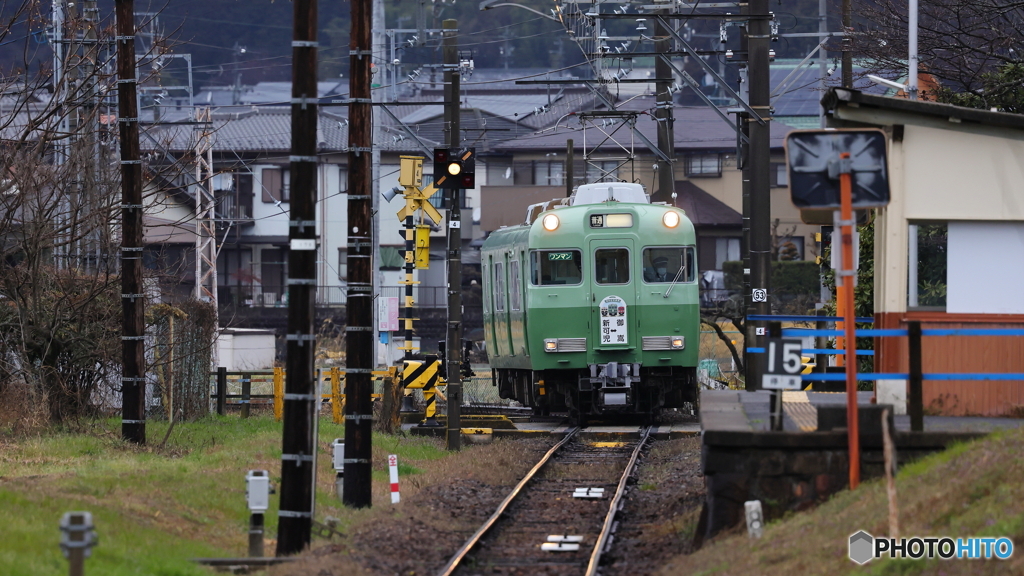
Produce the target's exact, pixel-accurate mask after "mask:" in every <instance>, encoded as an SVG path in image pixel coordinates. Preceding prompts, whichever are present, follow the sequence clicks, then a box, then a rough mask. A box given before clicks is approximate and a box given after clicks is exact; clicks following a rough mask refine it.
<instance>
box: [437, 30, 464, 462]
mask: <svg viewBox="0 0 1024 576" xmlns="http://www.w3.org/2000/svg"><path fill="white" fill-rule="evenodd" d="M442 28H443V29H444V31H443V32H442V40H441V41H442V43H443V49H444V86H445V90H446V91H447V95H446V96H447V97H446V99H445V107H444V116H445V118H444V119H445V126H446V127H447V129H448V148H449V149H451V150H458V149H459V147H460V145H461V144H462V126H461V123H460V121H461V117H460V114H461V112H460V110H461V109H462V98H461V97H460V96H459V92H460V90H461V88H460V82H461V79H462V74H461V73H460V72H459V44H458V42H459V41H458V37H457V34H458V29H459V23H458V21H457V20H445V21H444V23H443V25H442ZM434 177H435V178H436V177H437V175H436V174H435V175H434ZM448 200H449V202H448V335H447V340H448V342H447V345H448V355H447V359H448V430H447V440H448V442H447V445H448V449H449V450H460V449H461V448H462V414H461V408H462V372H461V371H460V370H461V368H462V210H461V207H462V190H459V189H452V190H450V191H449V194H448Z"/></svg>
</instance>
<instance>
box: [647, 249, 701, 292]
mask: <svg viewBox="0 0 1024 576" xmlns="http://www.w3.org/2000/svg"><path fill="white" fill-rule="evenodd" d="M693 260H694V254H693V246H672V247H668V246H659V247H657V248H644V262H643V264H644V266H643V268H644V282H648V283H652V284H657V283H661V282H672V281H678V282H693V281H694V279H695V277H696V270H697V267H696V266H694V262H693ZM676 275H678V276H679V279H678V280H676Z"/></svg>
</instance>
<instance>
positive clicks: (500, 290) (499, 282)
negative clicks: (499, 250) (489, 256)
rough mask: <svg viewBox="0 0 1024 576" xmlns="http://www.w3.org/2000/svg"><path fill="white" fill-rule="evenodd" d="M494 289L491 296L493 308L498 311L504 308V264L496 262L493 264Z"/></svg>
mask: <svg viewBox="0 0 1024 576" xmlns="http://www.w3.org/2000/svg"><path fill="white" fill-rule="evenodd" d="M492 285H493V286H494V291H493V292H492V293H491V297H492V298H494V309H495V310H496V311H498V312H502V311H504V310H505V265H504V264H502V263H500V262H496V263H495V264H494V283H493V284H492Z"/></svg>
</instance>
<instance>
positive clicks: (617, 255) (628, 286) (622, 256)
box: [590, 238, 639, 351]
mask: <svg viewBox="0 0 1024 576" xmlns="http://www.w3.org/2000/svg"><path fill="white" fill-rule="evenodd" d="M635 257H636V254H635V250H634V249H633V241H632V240H630V239H628V238H623V239H614V238H608V239H601V240H591V242H590V258H591V261H592V262H593V266H592V267H591V270H593V272H592V274H593V277H592V278H591V279H590V280H591V282H592V287H593V294H592V296H591V323H590V325H591V326H592V327H593V328H592V338H593V342H594V344H593V349H595V350H598V351H614V350H629V349H634V348H636V347H637V346H638V345H639V336H638V334H639V332H638V331H637V329H636V324H637V320H638V314H637V310H636V306H635V305H636V286H637V278H634V277H633V276H635V273H634V269H635V266H634V265H633V259H634V258H635Z"/></svg>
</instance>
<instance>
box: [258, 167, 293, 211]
mask: <svg viewBox="0 0 1024 576" xmlns="http://www.w3.org/2000/svg"><path fill="white" fill-rule="evenodd" d="M261 176H262V185H263V201H264V202H266V203H274V202H278V201H280V202H288V201H290V200H291V194H290V191H289V184H290V183H291V174H289V170H288V169H287V168H264V169H263V172H262V174H261Z"/></svg>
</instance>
